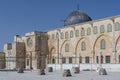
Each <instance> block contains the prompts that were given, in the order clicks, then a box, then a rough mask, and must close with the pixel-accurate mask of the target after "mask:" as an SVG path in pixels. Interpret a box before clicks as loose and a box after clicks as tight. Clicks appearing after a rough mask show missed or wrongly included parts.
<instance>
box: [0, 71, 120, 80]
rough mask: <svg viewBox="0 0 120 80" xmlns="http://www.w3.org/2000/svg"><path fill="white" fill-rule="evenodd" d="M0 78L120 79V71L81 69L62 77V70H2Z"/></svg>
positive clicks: (18, 79)
mask: <svg viewBox="0 0 120 80" xmlns="http://www.w3.org/2000/svg"><path fill="white" fill-rule="evenodd" d="M0 80H120V72H109V73H108V75H101V76H100V75H98V73H97V72H95V71H92V72H91V71H81V72H80V74H73V73H72V77H62V72H60V71H54V72H51V73H50V72H48V73H46V75H38V74H37V71H32V72H31V71H25V72H24V73H17V72H0Z"/></svg>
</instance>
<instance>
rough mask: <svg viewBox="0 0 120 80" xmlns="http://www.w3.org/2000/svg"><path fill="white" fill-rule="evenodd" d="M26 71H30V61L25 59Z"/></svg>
mask: <svg viewBox="0 0 120 80" xmlns="http://www.w3.org/2000/svg"><path fill="white" fill-rule="evenodd" d="M26 69H30V59H29V58H27V59H26Z"/></svg>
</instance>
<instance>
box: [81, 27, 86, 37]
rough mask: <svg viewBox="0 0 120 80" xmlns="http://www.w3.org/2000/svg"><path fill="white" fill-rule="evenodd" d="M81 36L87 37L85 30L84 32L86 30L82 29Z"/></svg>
mask: <svg viewBox="0 0 120 80" xmlns="http://www.w3.org/2000/svg"><path fill="white" fill-rule="evenodd" d="M81 36H85V30H84V28H82V29H81Z"/></svg>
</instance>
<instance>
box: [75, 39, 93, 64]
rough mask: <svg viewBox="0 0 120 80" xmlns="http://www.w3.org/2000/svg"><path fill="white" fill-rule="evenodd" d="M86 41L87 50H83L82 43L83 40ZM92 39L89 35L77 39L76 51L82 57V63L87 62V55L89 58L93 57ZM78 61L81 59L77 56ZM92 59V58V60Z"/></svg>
mask: <svg viewBox="0 0 120 80" xmlns="http://www.w3.org/2000/svg"><path fill="white" fill-rule="evenodd" d="M83 41H84V42H85V43H86V50H84V51H82V50H81V43H82V42H83ZM89 42H90V39H89V38H88V37H82V38H80V39H79V40H78V41H77V44H76V47H75V53H76V55H77V57H79V56H80V57H81V58H82V59H81V60H82V63H85V57H89V60H90V58H91V49H90V48H91V45H90V43H89ZM77 61H79V59H78V58H77ZM90 61H91V60H90Z"/></svg>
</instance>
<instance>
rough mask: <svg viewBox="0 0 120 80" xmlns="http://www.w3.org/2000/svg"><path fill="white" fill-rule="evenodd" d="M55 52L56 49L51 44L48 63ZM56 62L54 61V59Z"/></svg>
mask: <svg viewBox="0 0 120 80" xmlns="http://www.w3.org/2000/svg"><path fill="white" fill-rule="evenodd" d="M55 53H56V49H55V47H54V46H53V47H52V48H51V49H50V54H49V60H50V63H52V61H53V60H52V59H53V58H54V57H55ZM55 62H56V61H55Z"/></svg>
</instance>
